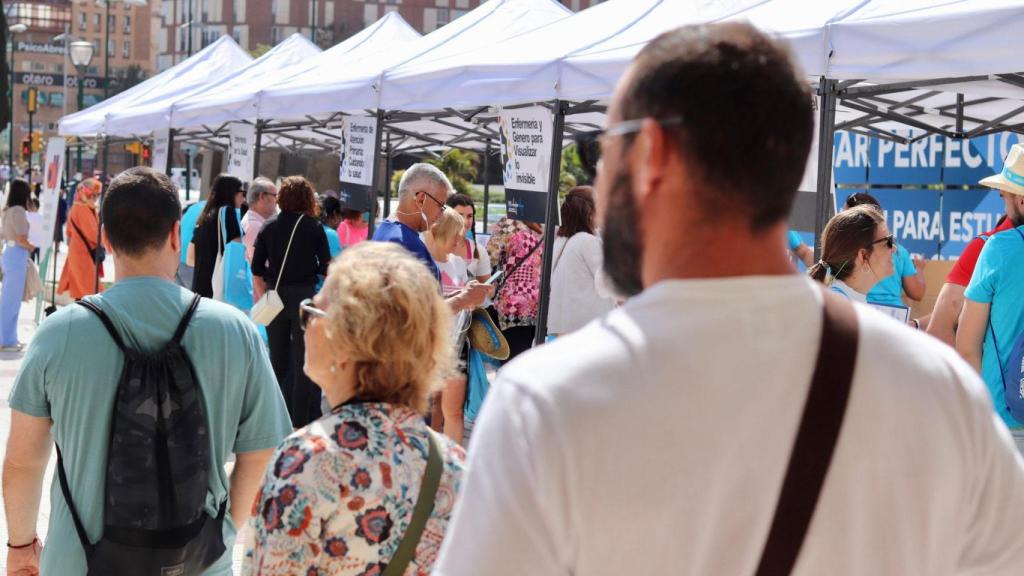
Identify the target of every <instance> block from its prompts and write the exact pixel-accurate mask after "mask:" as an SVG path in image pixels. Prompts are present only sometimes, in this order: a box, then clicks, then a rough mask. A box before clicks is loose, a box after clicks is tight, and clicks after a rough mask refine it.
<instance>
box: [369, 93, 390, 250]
mask: <svg viewBox="0 0 1024 576" xmlns="http://www.w3.org/2000/svg"><path fill="white" fill-rule="evenodd" d="M383 131H384V111H383V110H377V131H376V133H375V134H374V135H373V138H374V144H373V184H371V185H370V186H371V188H370V190H371V192H370V227H369V229H368V230H367V231H366V237H367V238H371V239H372V238H373V233H374V231H375V230H376V227H377V197H378V196H379V195H378V194H377V185H376V183H377V176H378V175H379V174H380V157H381V154H380V143H381V136H382V135H383ZM390 185H391V183H390V182H388V183H385V185H384V187H385V188H387V187H388V186H390Z"/></svg>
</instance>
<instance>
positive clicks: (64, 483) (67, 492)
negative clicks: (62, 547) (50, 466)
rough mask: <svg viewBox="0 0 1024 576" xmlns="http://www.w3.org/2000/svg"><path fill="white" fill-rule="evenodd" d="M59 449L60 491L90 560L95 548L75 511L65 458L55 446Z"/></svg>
mask: <svg viewBox="0 0 1024 576" xmlns="http://www.w3.org/2000/svg"><path fill="white" fill-rule="evenodd" d="M54 446H56V447H57V477H58V478H59V479H60V491H61V493H62V494H63V495H64V502H65V503H66V504H67V505H68V511H69V512H71V521H72V522H74V524H75V532H77V533H78V540H79V541H80V542H81V543H82V548H83V549H85V556H86V558H88V557H89V556H92V551H93V548H94V546H93V545H92V543H91V542H89V535H88V534H86V533H85V526H83V525H82V519H81V518H80V517H79V516H78V510H76V509H75V503H74V502H73V501H72V500H71V488H70V487H69V486H68V477H67V474H65V473H64V456H63V455H61V453H60V445H59V444H54Z"/></svg>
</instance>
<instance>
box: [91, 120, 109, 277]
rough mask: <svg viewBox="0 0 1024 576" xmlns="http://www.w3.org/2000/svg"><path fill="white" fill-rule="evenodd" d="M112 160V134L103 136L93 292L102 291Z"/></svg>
mask: <svg viewBox="0 0 1024 576" xmlns="http://www.w3.org/2000/svg"><path fill="white" fill-rule="evenodd" d="M109 160H110V136H104V137H103V179H104V180H105V182H103V184H102V186H100V210H99V214H98V217H99V226H98V227H97V229H96V253H95V257H94V258H93V264H94V265H95V266H96V282H95V283H94V284H93V292H94V293H96V294H99V293H100V264H102V262H100V246H101V245H102V244H103V201H104V200H105V199H106V197H107V184H108V183H109V182H110V180H109V176H108V175H107V168H108V166H109Z"/></svg>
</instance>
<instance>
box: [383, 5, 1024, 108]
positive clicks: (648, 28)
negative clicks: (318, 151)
mask: <svg viewBox="0 0 1024 576" xmlns="http://www.w3.org/2000/svg"><path fill="white" fill-rule="evenodd" d="M723 20H746V21H750V22H751V23H752V24H754V25H755V26H757V27H759V28H761V29H764V30H767V31H770V32H772V33H774V34H776V35H777V36H779V37H782V38H784V39H786V40H787V41H788V42H789V43H790V45H791V46H792V49H793V52H794V54H795V56H796V59H797V60H798V62H799V63H800V65H801V66H802V68H803V70H804V71H805V72H806V73H807V75H808V76H809V77H812V78H817V77H820V76H827V77H829V78H840V79H861V80H868V81H874V82H881V81H891V80H909V79H929V78H936V77H948V76H967V75H975V74H992V73H999V72H1014V71H1016V70H1019V69H1021V68H1022V65H1021V63H1020V54H1021V53H1024V35H1021V34H1019V33H1017V32H1018V31H1019V30H1021V29H1022V26H1024V3H1022V2H1021V1H1020V0H972V1H971V2H948V1H945V0H868V1H864V0H819V1H817V2H806V1H804V0H767V1H764V0H735V1H732V2H708V1H705V0H610V1H609V2H605V3H603V4H600V5H597V6H595V7H593V8H590V9H588V10H584V11H583V12H581V13H579V14H577V15H575V16H573V17H572V18H569V19H565V20H562V21H559V22H554V23H551V24H550V25H547V26H544V27H542V28H540V29H538V30H534V31H532V32H528V33H525V34H521V35H515V36H506V38H505V39H504V40H503V41H500V42H495V43H493V44H492V45H490V46H488V47H487V48H485V49H473V50H466V51H463V52H462V53H454V52H452V53H449V54H446V55H444V56H443V57H436V56H435V57H427V58H420V59H418V60H416V61H414V62H410V63H408V64H403V65H400V66H397V67H393V68H390V69H388V70H387V71H386V72H385V73H384V75H383V78H382V79H381V82H380V90H381V98H380V107H381V108H384V109H409V110H431V109H434V110H436V109H443V108H445V107H451V106H457V107H460V106H461V107H468V106H481V105H486V104H513V103H522V102H535V101H545V100H554V99H556V98H560V99H563V100H577V101H579V100H589V99H607V98H608V97H609V96H610V94H611V92H612V89H613V87H614V85H615V83H616V81H617V80H618V78H619V77H620V76H621V75H622V73H623V72H624V71H625V69H626V67H627V66H628V65H629V63H630V62H631V61H632V59H633V57H634V56H635V55H636V53H637V52H638V51H639V50H640V49H641V48H642V47H643V46H644V45H645V44H646V43H647V42H649V41H650V40H652V39H653V38H654V37H655V36H657V35H658V34H660V33H661V32H664V31H666V30H670V29H672V28H675V27H677V26H680V25H685V24H693V23H706V22H716V21H723ZM989 84H990V86H989V88H988V90H989V92H993V91H998V90H1000V89H1005V86H1000V85H999V84H998V83H997V82H991V83H989ZM984 89H985V88H982V87H978V90H979V91H981V90H984ZM1022 94H1024V92H1018V97H1020V96H1021V95H1022Z"/></svg>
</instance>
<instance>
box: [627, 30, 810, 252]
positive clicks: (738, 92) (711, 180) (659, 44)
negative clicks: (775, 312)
mask: <svg viewBox="0 0 1024 576" xmlns="http://www.w3.org/2000/svg"><path fill="white" fill-rule="evenodd" d="M622 113H623V120H633V119H640V118H654V119H659V120H666V119H669V118H676V117H678V118H681V119H682V120H681V122H679V123H678V124H674V125H671V126H666V127H665V130H666V133H667V134H670V135H671V136H672V138H673V139H674V141H675V143H676V144H677V145H678V148H679V151H680V155H681V157H682V158H683V159H684V162H685V163H686V169H687V171H688V172H689V173H690V174H692V175H693V176H694V177H696V178H697V179H698V186H697V193H698V194H699V198H700V204H701V206H702V209H703V210H704V211H706V212H707V213H708V214H723V213H726V212H725V211H732V212H733V213H739V214H741V215H742V217H743V218H744V219H745V220H746V221H747V222H748V224H749V226H750V229H751V230H752V231H755V232H757V231H760V230H762V229H764V228H766V227H768V226H771V225H773V224H776V223H778V222H779V221H782V220H784V219H786V218H787V217H788V216H789V213H790V211H791V209H792V206H793V201H794V199H795V197H796V192H797V188H798V187H799V185H800V181H801V179H802V178H803V174H804V168H805V166H806V164H807V156H808V152H809V151H810V147H811V139H812V135H813V131H814V116H813V109H812V99H811V92H810V86H809V84H808V83H807V81H806V80H805V79H804V78H803V77H802V74H801V73H799V72H798V71H797V70H796V67H795V66H794V64H793V62H792V60H791V58H790V52H789V50H788V48H787V47H786V46H785V45H784V44H782V43H781V42H779V41H776V40H773V39H771V38H769V37H768V36H766V35H765V34H763V33H762V32H760V31H758V30H757V29H756V28H754V27H753V26H751V25H750V24H747V23H739V22H729V23H724V24H706V25H695V26H683V27H681V28H676V29H675V30H672V31H669V32H665V33H664V34H662V35H660V36H658V37H657V38H655V39H654V40H653V41H652V42H650V43H649V44H647V46H645V47H644V48H643V49H642V50H641V51H640V53H639V54H638V55H637V57H636V59H635V60H634V62H633V67H632V76H631V78H630V81H629V85H628V86H627V87H626V91H625V92H624V97H623V100H622Z"/></svg>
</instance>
